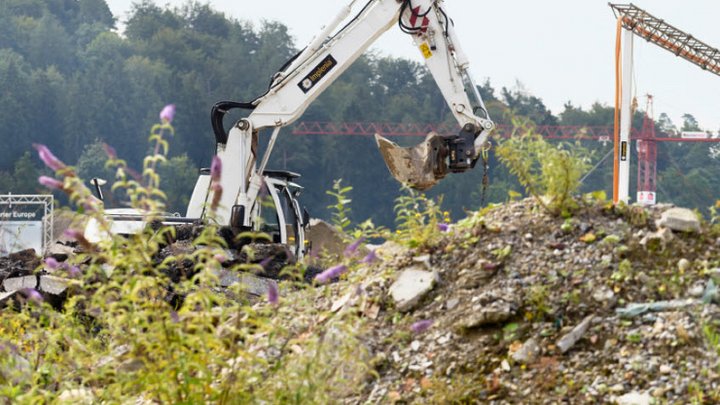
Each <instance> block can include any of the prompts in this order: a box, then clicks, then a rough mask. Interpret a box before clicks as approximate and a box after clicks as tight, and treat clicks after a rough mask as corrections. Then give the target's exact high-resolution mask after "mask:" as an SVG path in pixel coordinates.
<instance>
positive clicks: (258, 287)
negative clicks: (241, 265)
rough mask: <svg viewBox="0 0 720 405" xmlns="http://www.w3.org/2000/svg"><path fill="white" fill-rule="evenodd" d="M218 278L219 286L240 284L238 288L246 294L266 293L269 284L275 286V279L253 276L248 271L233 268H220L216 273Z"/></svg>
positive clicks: (259, 294) (258, 294) (257, 294)
mask: <svg viewBox="0 0 720 405" xmlns="http://www.w3.org/2000/svg"><path fill="white" fill-rule="evenodd" d="M216 274H217V276H218V278H219V279H220V286H222V287H229V286H231V285H233V284H236V283H238V284H240V287H241V288H240V289H241V290H242V291H243V292H245V293H248V294H251V295H256V296H264V295H267V293H268V290H269V289H270V285H272V284H274V285H275V288H277V282H276V281H275V280H272V279H269V278H265V277H259V276H255V275H253V274H250V273H238V272H236V271H233V270H227V269H221V270H220V271H219V272H217V273H216Z"/></svg>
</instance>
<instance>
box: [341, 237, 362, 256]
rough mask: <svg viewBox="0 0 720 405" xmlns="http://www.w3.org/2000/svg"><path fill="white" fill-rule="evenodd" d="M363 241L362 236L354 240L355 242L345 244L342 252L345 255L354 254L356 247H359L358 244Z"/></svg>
mask: <svg viewBox="0 0 720 405" xmlns="http://www.w3.org/2000/svg"><path fill="white" fill-rule="evenodd" d="M364 241H365V238H364V237H362V238H360V239H358V240H356V241H355V242H353V243H351V244H349V245H347V247H346V248H345V252H344V254H345V257H352V256H355V253H356V252H357V250H358V248H359V247H360V244H361V243H363V242H364Z"/></svg>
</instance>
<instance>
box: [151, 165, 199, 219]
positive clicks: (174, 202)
mask: <svg viewBox="0 0 720 405" xmlns="http://www.w3.org/2000/svg"><path fill="white" fill-rule="evenodd" d="M158 174H159V176H160V178H161V179H163V182H162V189H163V191H164V192H165V194H166V195H167V209H168V211H172V212H175V211H177V212H180V213H181V214H182V215H185V210H186V209H187V206H188V203H189V202H190V196H191V195H192V192H193V188H194V186H195V181H196V180H197V176H198V168H197V167H196V166H195V165H194V164H193V162H192V161H191V160H190V158H189V157H188V155H186V154H183V155H180V156H174V157H172V158H170V159H168V160H167V161H165V162H163V163H162V164H161V165H160V167H158Z"/></svg>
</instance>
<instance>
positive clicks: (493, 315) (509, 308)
mask: <svg viewBox="0 0 720 405" xmlns="http://www.w3.org/2000/svg"><path fill="white" fill-rule="evenodd" d="M473 309H475V312H474V313H472V314H470V315H467V316H465V317H463V318H461V320H460V321H459V324H458V326H460V328H461V329H473V328H478V327H481V326H486V325H496V324H500V323H503V322H505V321H507V320H508V319H510V318H512V317H513V316H514V315H515V314H516V313H517V307H515V306H514V305H512V303H509V302H505V301H498V302H496V303H493V304H490V305H488V306H485V307H479V308H477V309H476V308H473Z"/></svg>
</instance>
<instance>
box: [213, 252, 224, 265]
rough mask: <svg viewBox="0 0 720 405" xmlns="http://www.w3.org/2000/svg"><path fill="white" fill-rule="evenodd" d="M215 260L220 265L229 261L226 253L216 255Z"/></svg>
mask: <svg viewBox="0 0 720 405" xmlns="http://www.w3.org/2000/svg"><path fill="white" fill-rule="evenodd" d="M213 258H215V260H217V261H218V262H219V263H225V261H226V260H227V256H226V255H225V254H224V253H216V254H215V256H213Z"/></svg>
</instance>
